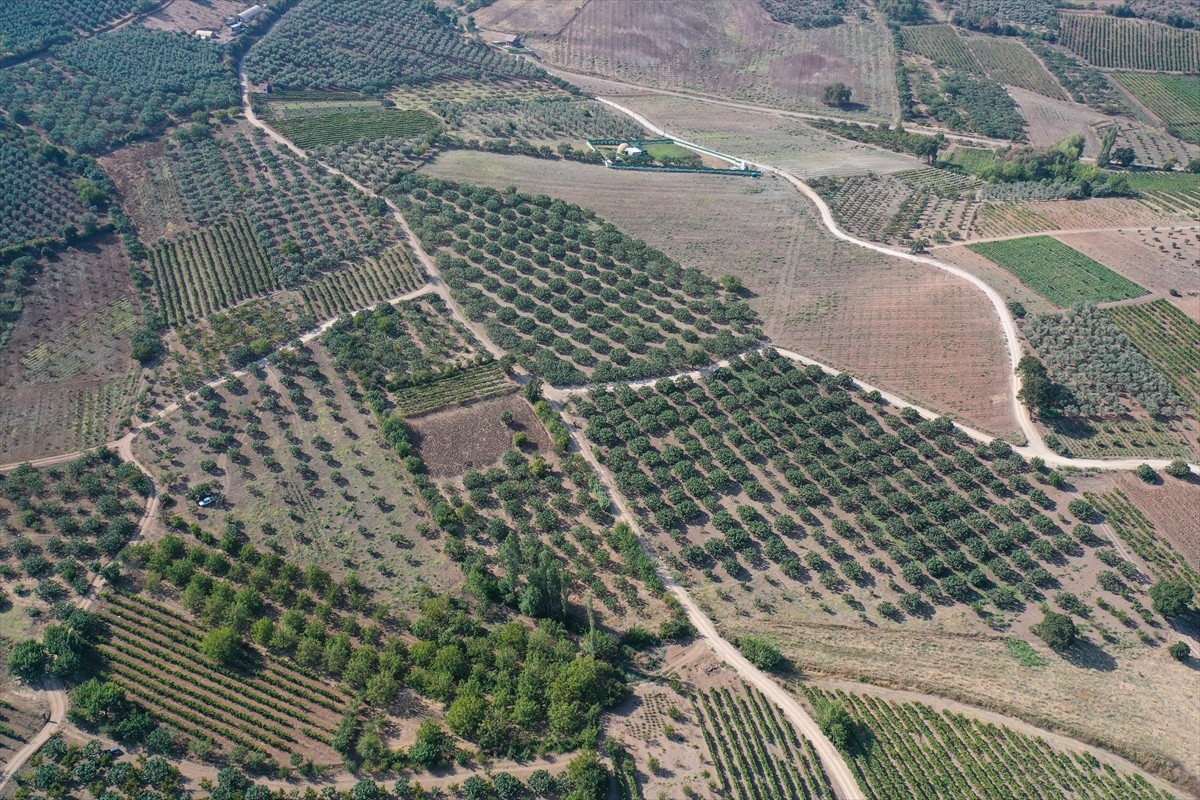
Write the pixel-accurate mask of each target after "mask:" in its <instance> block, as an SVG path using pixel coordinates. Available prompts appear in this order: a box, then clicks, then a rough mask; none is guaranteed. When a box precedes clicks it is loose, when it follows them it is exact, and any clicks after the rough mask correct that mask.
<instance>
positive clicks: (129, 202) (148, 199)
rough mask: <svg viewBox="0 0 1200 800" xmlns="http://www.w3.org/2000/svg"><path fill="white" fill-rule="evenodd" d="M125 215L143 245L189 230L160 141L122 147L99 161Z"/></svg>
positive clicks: (189, 225)
mask: <svg viewBox="0 0 1200 800" xmlns="http://www.w3.org/2000/svg"><path fill="white" fill-rule="evenodd" d="M100 162H101V163H102V164H103V165H104V169H105V171H106V172H107V173H108V174H109V176H111V177H112V179H113V182H114V183H116V184H117V189H118V190H120V192H121V198H122V200H123V205H124V207H125V210H126V212H127V213H128V214H129V217H130V219H132V220H133V224H134V225H135V226H136V227H137V229H138V234H139V235H140V236H141V237H142V239H143V240H145V241H146V242H155V241H157V240H159V239H161V238H163V237H164V236H171V235H174V234H178V233H184V232H186V231H189V230H192V229H193V228H194V227H195V226H193V225H191V224H190V223H188V221H187V220H185V219H184V217H183V209H184V201H183V198H182V197H181V196H180V194H179V187H178V185H176V183H175V179H174V177H173V176H172V175H171V164H170V160H169V159H168V158H167V155H166V148H165V147H164V146H163V142H162V140H161V139H155V140H154V141H151V142H144V143H141V144H135V145H131V146H129V147H122V148H121V149H120V150H117V151H116V152H115V153H113V154H112V155H108V156H105V157H103V158H102V159H100Z"/></svg>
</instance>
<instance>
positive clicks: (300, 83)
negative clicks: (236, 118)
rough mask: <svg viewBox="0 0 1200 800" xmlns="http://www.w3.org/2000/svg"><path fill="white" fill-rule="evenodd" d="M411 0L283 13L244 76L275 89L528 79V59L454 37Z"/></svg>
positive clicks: (317, 5) (335, 1) (531, 71)
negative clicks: (480, 77) (475, 78)
mask: <svg viewBox="0 0 1200 800" xmlns="http://www.w3.org/2000/svg"><path fill="white" fill-rule="evenodd" d="M445 22H446V21H445V20H444V19H443V18H441V17H440V16H439V15H438V14H437V13H435V12H434V11H433V10H431V9H430V8H428V7H426V6H423V5H421V4H418V3H414V2H411V0H386V2H382V3H380V2H370V1H369V0H315V1H314V2H309V3H305V4H304V5H302V6H300V7H298V8H297V9H295V10H294V11H293V12H292V13H289V14H287V15H286V16H285V17H284V18H283V19H282V21H281V22H280V23H279V24H278V25H277V26H276V28H275V30H274V31H272V35H271V36H270V37H269V38H267V39H265V40H263V41H262V42H261V43H260V44H259V45H258V46H257V47H255V48H253V50H252V51H251V53H250V55H249V57H248V58H247V60H246V67H247V69H248V70H249V74H250V79H251V80H252V81H254V82H255V83H267V82H269V83H270V84H271V85H272V86H273V87H278V88H281V89H318V90H339V91H340V90H347V89H349V90H352V91H357V92H366V93H370V94H382V93H384V92H386V91H388V90H390V89H393V88H395V87H397V86H403V85H406V84H410V83H424V82H427V81H430V80H443V79H447V78H466V77H472V76H474V75H484V76H488V77H525V78H529V77H535V76H537V75H540V74H541V70H540V69H539V68H538V67H536V66H534V65H533V64H532V63H531V62H528V61H524V60H522V59H514V58H506V57H505V56H503V55H501V54H500V53H499V52H497V51H496V50H493V49H491V48H489V47H487V46H486V45H483V44H481V43H479V42H474V41H467V40H464V39H463V38H462V37H460V36H458V35H457V34H456V33H455V32H454V30H453V29H452V28H450V27H449V26H447V25H446V24H445Z"/></svg>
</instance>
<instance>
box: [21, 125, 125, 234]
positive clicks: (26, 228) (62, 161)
mask: <svg viewBox="0 0 1200 800" xmlns="http://www.w3.org/2000/svg"><path fill="white" fill-rule="evenodd" d="M42 146H43V142H42V141H41V140H40V139H39V138H38V137H37V136H31V135H29V134H27V133H25V132H23V131H21V129H19V128H17V127H15V126H12V125H9V124H8V123H7V122H4V121H0V175H3V176H4V195H3V198H2V199H0V248H3V247H8V246H11V245H22V244H25V243H26V242H30V241H33V240H35V239H42V238H46V237H61V236H62V233H63V229H64V228H65V227H66V226H68V225H71V226H74V227H75V228H76V230H78V229H80V228H81V227H83V225H84V224H85V218H86V217H87V216H88V215H89V214H90V215H91V217H92V220H93V221H92V223H91V224H92V225H95V220H96V218H97V216H98V215H99V214H103V213H104V212H103V206H102V205H100V204H97V205H96V207H95V208H92V209H89V208H88V207H86V206H85V205H84V203H83V201H82V200H81V199H80V196H79V190H78V189H77V188H76V184H77V182H78V181H80V180H81V179H82V176H81V175H80V174H79V173H78V172H77V171H76V170H74V169H71V167H70V166H69V165H68V164H67V163H66V162H67V153H65V152H63V151H49V152H47V153H39V152H38V151H40V150H41V149H42Z"/></svg>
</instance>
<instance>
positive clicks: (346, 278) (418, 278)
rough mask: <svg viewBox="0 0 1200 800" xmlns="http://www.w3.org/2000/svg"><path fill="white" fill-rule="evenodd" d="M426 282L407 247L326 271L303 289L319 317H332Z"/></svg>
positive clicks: (311, 309)
mask: <svg viewBox="0 0 1200 800" xmlns="http://www.w3.org/2000/svg"><path fill="white" fill-rule="evenodd" d="M424 282H425V279H424V276H423V275H422V274H421V271H420V268H419V267H418V266H417V265H415V264H414V263H413V260H412V257H411V256H410V255H409V253H408V251H407V250H406V249H404V248H401V247H397V248H393V249H391V250H388V251H386V252H384V253H381V254H380V255H379V258H377V259H371V258H368V259H363V260H362V261H360V262H359V263H357V264H353V265H351V266H349V267H345V268H344V269H340V270H336V271H334V272H329V273H326V274H325V275H323V276H321V277H320V278H318V279H317V280H315V281H313V282H312V283H310V284H308V285H307V286H305V287H304V288H303V289H301V290H300V295H301V296H302V297H303V298H304V302H305V303H307V304H308V308H309V310H310V311H311V312H312V315H313V317H315V318H316V319H331V318H333V317H339V316H341V315H343V314H349V313H352V312H354V311H359V310H361V309H364V308H367V307H369V306H372V305H375V304H376V303H378V302H381V301H383V300H387V299H390V298H393V297H399V296H400V295H402V294H407V293H408V292H411V291H414V290H415V289H417V288H418V287H420V285H421V284H422V283H424Z"/></svg>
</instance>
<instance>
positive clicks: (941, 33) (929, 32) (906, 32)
mask: <svg viewBox="0 0 1200 800" xmlns="http://www.w3.org/2000/svg"><path fill="white" fill-rule="evenodd" d="M900 36H901V39H902V41H903V42H904V49H905V50H907V51H909V52H910V53H916V54H917V55H919V56H924V57H925V58H928V59H929V60H930V61H932V62H933V64H934V66H937V67H946V68H949V69H956V70H962V71H963V72H981V71H982V69H981V66H980V63H979V61H977V60H976V59H975V56H974V55H973V54H972V53H971V51H970V50H968V49H967V46H966V44H965V43H964V40H963V38H962V37H961V36H959V35H958V34H957V33H956V32H955V30H954V28H952V27H950V26H949V25H911V26H906V27H904V28H901V32H900Z"/></svg>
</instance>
